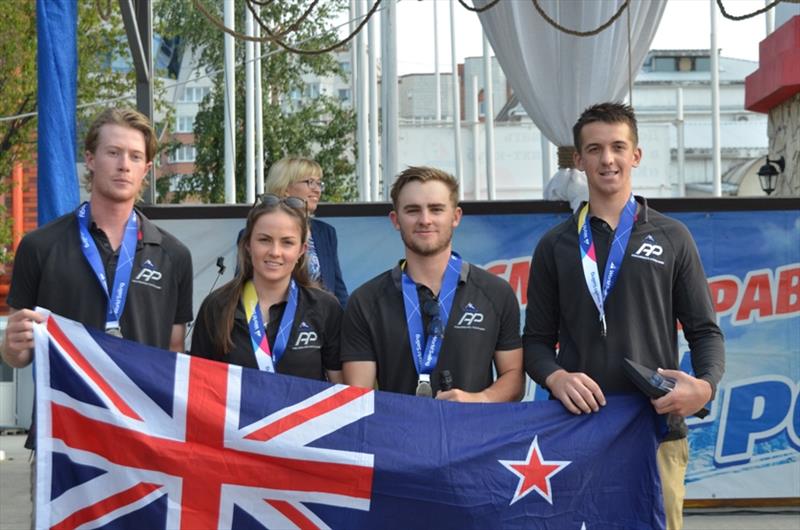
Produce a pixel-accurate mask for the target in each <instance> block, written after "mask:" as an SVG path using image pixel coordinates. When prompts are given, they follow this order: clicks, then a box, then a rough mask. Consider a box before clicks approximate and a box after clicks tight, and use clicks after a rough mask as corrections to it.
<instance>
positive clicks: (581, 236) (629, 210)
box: [578, 193, 636, 337]
mask: <svg viewBox="0 0 800 530" xmlns="http://www.w3.org/2000/svg"><path fill="white" fill-rule="evenodd" d="M588 213H589V203H586V204H585V205H584V206H583V208H582V209H581V211H580V213H579V214H578V241H579V244H580V248H581V265H582V266H583V276H584V278H585V280H586V287H588V289H589V294H591V295H592V300H594V305H595V306H596V307H597V312H598V313H599V315H600V324H601V326H602V330H601V332H602V334H603V336H604V337H605V335H606V330H607V326H606V312H605V301H606V298H608V293H610V292H611V289H612V288H613V287H614V285H615V284H616V283H617V278H618V277H619V270H620V269H621V268H622V260H623V258H624V257H625V249H626V248H627V247H628V240H629V239H630V238H631V229H632V228H633V222H634V221H635V220H636V199H634V198H633V194H632V193H631V196H630V198H629V199H628V202H627V203H625V207H624V208H623V209H622V212H621V213H620V216H619V224H618V225H617V229H616V230H614V241H613V242H612V243H611V250H610V251H609V253H608V260H607V261H606V268H605V270H604V271H603V283H602V285H601V284H600V275H599V272H598V270H597V258H596V253H595V248H594V241H593V240H592V229H591V226H590V224H591V223H589V215H588Z"/></svg>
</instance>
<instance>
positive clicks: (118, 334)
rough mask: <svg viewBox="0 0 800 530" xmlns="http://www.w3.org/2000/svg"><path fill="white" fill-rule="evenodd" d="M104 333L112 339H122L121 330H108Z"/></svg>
mask: <svg viewBox="0 0 800 530" xmlns="http://www.w3.org/2000/svg"><path fill="white" fill-rule="evenodd" d="M106 333H108V334H109V335H112V336H114V337H119V338H120V339H121V338H122V330H121V329H119V328H108V329H106Z"/></svg>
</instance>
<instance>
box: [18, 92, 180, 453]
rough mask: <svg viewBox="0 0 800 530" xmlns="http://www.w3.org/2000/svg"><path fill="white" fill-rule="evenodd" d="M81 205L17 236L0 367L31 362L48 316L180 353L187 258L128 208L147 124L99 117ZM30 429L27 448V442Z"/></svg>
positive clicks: (143, 158) (148, 138)
mask: <svg viewBox="0 0 800 530" xmlns="http://www.w3.org/2000/svg"><path fill="white" fill-rule="evenodd" d="M85 146H86V151H85V161H86V168H87V170H88V174H87V175H86V182H87V188H88V189H89V191H90V192H91V198H90V200H89V202H85V203H83V204H82V205H80V207H79V208H78V209H77V210H75V211H74V212H71V213H68V214H66V215H63V216H61V217H59V218H58V219H55V220H54V221H52V222H50V223H48V224H47V225H45V226H43V227H40V228H39V229H37V230H35V231H33V232H31V233H30V234H28V235H26V236H25V237H24V238H23V239H22V242H21V243H20V246H19V249H18V251H17V254H16V258H15V260H14V271H13V276H12V281H11V288H10V291H9V294H8V305H9V306H10V307H11V313H10V315H9V318H8V325H7V328H6V334H5V337H4V340H3V349H2V358H3V360H4V361H5V362H6V363H8V364H9V365H10V366H12V367H14V368H22V367H24V366H27V365H28V364H30V363H31V361H32V360H33V349H32V348H33V323H34V322H42V321H44V319H45V317H44V315H42V314H41V313H38V312H36V311H34V308H35V307H37V306H38V307H43V308H47V309H49V310H51V311H53V312H54V313H58V314H59V315H63V316H65V317H67V318H70V319H73V320H77V321H79V322H82V323H84V324H87V325H89V326H92V327H95V328H99V329H104V330H105V331H106V332H107V333H110V334H112V335H116V336H122V337H125V338H127V339H130V340H134V341H137V342H141V343H143V344H148V345H152V346H157V347H160V348H164V349H167V348H169V349H171V350H173V351H183V350H184V336H185V334H186V330H185V328H186V323H187V322H190V321H191V320H192V260H191V255H190V253H189V250H188V249H187V248H186V247H185V246H184V245H183V244H182V243H180V242H179V241H178V240H177V239H175V238H174V237H173V236H172V235H170V234H168V233H167V232H165V231H164V230H162V229H160V228H158V227H156V226H155V225H153V224H152V223H151V222H150V221H149V220H148V219H147V218H146V217H145V216H144V215H143V214H142V213H141V212H139V211H138V210H136V209H135V208H134V203H135V202H136V200H137V199H138V198H139V197H140V193H141V190H142V186H143V184H144V181H145V176H146V175H147V172H148V171H149V169H150V167H151V166H152V164H153V157H154V156H155V152H156V137H155V131H154V130H153V128H152V126H151V125H150V122H149V120H148V119H147V118H146V117H145V116H144V115H142V114H140V113H139V112H137V111H135V110H131V109H114V108H112V109H107V110H105V111H103V112H102V113H101V114H100V115H99V116H98V117H97V118H96V119H95V121H94V122H93V123H92V125H91V126H90V127H89V132H88V133H87V135H86V142H85ZM33 439H34V438H33V429H32V430H31V435H30V436H29V439H28V443H27V444H26V445H27V446H28V447H31V445H32V443H31V442H32V440H33Z"/></svg>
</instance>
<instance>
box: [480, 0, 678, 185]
mask: <svg viewBox="0 0 800 530" xmlns="http://www.w3.org/2000/svg"><path fill="white" fill-rule="evenodd" d="M473 3H474V5H475V6H476V7H483V6H484V5H486V4H487V3H489V0H473ZM623 3H624V0H560V1H559V0H539V5H540V6H541V7H542V9H543V10H544V12H545V13H547V15H548V16H549V17H550V18H551V19H553V20H555V21H556V22H558V23H559V24H560V25H561V26H564V27H566V28H569V29H572V30H576V31H589V30H593V29H595V28H597V27H599V26H600V25H601V24H603V23H604V22H606V21H607V20H608V19H609V18H611V16H612V15H613V14H614V13H616V12H617V10H618V9H619V8H620V6H621V5H622V4H623ZM665 5H666V0H630V5H629V7H628V9H629V10H630V13H626V12H624V11H623V13H622V15H621V16H620V17H619V18H618V19H617V20H616V21H615V22H614V23H613V24H612V25H611V26H610V27H608V28H606V29H605V30H603V31H602V32H600V33H599V34H597V35H593V36H590V37H577V36H573V35H569V34H567V33H564V32H562V31H560V30H558V29H556V28H554V27H553V26H551V25H550V24H549V23H548V22H547V21H546V20H544V18H542V16H541V15H540V14H539V12H538V11H537V10H536V8H535V7H534V5H533V2H532V1H531V0H500V2H498V3H497V4H496V5H495V6H494V7H492V8H490V9H488V10H486V11H484V12H483V13H480V14H479V16H480V20H481V24H482V25H483V28H484V30H485V31H486V35H487V37H488V39H489V42H490V43H491V45H492V48H493V49H494V51H495V54H496V55H497V59H498V61H499V62H500V65H501V66H502V67H503V71H504V72H505V74H506V77H507V79H508V81H509V83H511V87H512V88H513V89H514V92H515V93H516V95H517V97H518V98H519V100H520V102H521V103H522V106H523V107H524V108H525V110H526V112H527V113H528V115H529V116H530V117H531V119H532V120H533V122H534V123H535V124H536V126H537V127H538V128H539V130H541V131H542V133H543V134H544V135H545V136H546V137H547V138H548V139H549V140H550V141H551V142H553V143H554V144H555V145H557V146H571V145H572V143H573V142H572V125H573V124H574V123H575V121H576V120H577V119H578V116H580V114H581V112H583V110H584V109H586V108H587V107H589V106H591V105H593V104H595V103H600V102H603V101H622V100H623V98H624V97H625V96H626V94H627V93H628V63H629V47H628V16H629V15H630V68H631V72H632V75H633V78H634V79H635V78H636V74H637V72H638V71H639V69H640V68H641V66H642V62H644V58H645V56H646V55H647V51H648V50H649V48H650V42H651V41H652V40H653V37H654V36H655V33H656V28H657V27H658V23H659V21H660V20H661V15H662V14H663V12H664V7H665ZM631 83H632V81H631ZM635 103H636V101H633V104H634V106H635ZM559 173H561V174H560V175H559V174H558V173H557V174H556V176H557V177H558V179H559V180H563V181H564V183H565V184H567V183H569V184H570V186H571V187H572V188H574V184H575V182H576V181H579V180H580V179H581V178H583V179H584V180H583V181H584V182H585V177H583V175H582V173H581V172H578V171H573V172H563V171H559ZM573 173H578V174H577V175H576V174H573ZM554 178H555V177H554ZM548 188H554V189H556V190H557V189H559V188H560V186H558V185H555V186H550V184H548ZM545 198H548V197H545ZM556 198H561V199H566V200H570V198H567V197H556Z"/></svg>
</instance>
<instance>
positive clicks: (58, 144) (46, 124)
mask: <svg viewBox="0 0 800 530" xmlns="http://www.w3.org/2000/svg"><path fill="white" fill-rule="evenodd" d="M77 5H78V3H77V2H76V1H75V0H36V33H37V39H38V43H37V46H38V48H37V51H38V57H37V62H38V69H37V70H38V82H39V88H38V91H39V94H38V106H39V122H38V150H39V156H38V166H39V167H38V177H37V178H38V216H39V226H42V225H44V224H46V223H47V222H49V221H51V220H53V219H55V218H56V217H59V216H61V215H63V214H65V213H67V212H70V211H72V210H74V209H75V208H77V206H78V202H79V194H78V177H77V171H76V168H75V141H76V133H75V107H76V104H77V103H76V93H77V71H78V52H77V48H78V44H77V40H76V34H77V31H76V28H77V23H78V14H77V9H78V8H77Z"/></svg>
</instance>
